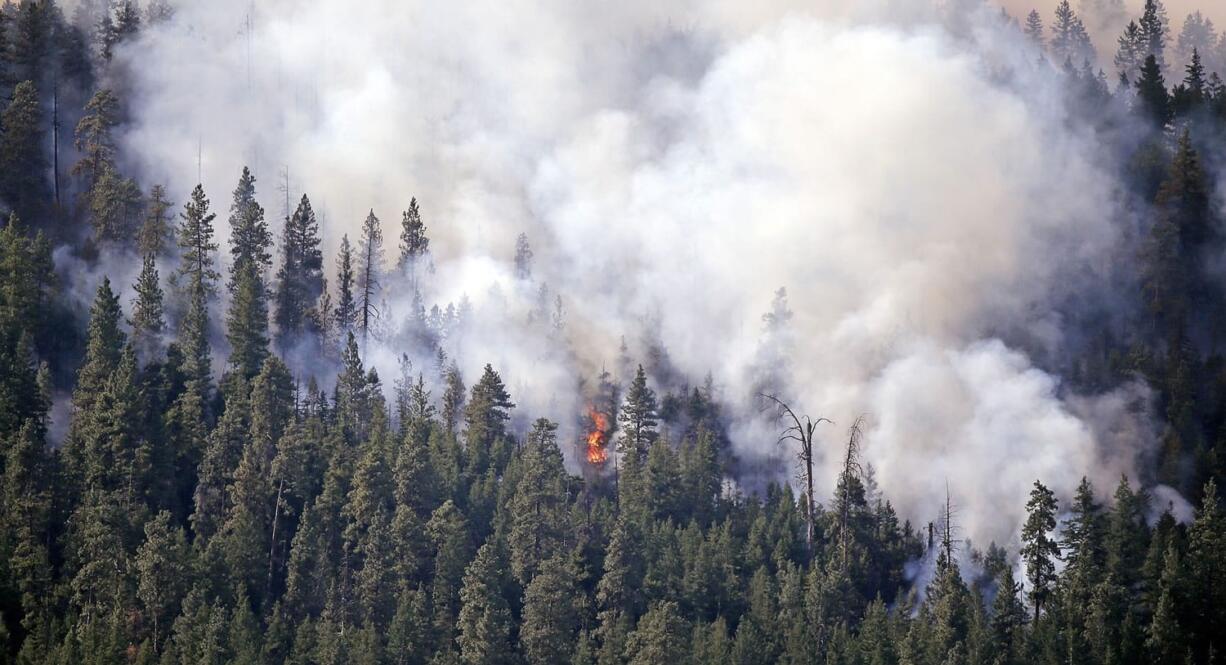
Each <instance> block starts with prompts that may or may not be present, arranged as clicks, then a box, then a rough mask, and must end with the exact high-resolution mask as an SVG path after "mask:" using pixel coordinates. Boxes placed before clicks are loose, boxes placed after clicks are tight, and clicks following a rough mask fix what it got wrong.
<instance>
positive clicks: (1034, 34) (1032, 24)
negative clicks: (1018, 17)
mask: <svg viewBox="0 0 1226 665" xmlns="http://www.w3.org/2000/svg"><path fill="white" fill-rule="evenodd" d="M1025 33H1026V36H1027V37H1029V38H1030V40H1031V41H1032V42H1034V43H1035V44H1036V45H1037V46H1039V48H1042V47H1043V41H1044V40H1043V18H1042V17H1041V16H1039V12H1038V11H1036V10H1034V9H1032V10H1030V14H1029V15H1027V16H1026V28H1025Z"/></svg>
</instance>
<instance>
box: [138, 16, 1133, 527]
mask: <svg viewBox="0 0 1226 665" xmlns="http://www.w3.org/2000/svg"><path fill="white" fill-rule="evenodd" d="M616 4H617V6H613V5H610V4H609V3H600V2H594V1H586V0H585V1H581V2H573V1H569V0H512V1H510V2H501V3H459V6H443V5H439V4H438V3H428V2H422V1H416V0H413V1H392V0H377V1H372V2H363V3H337V2H325V1H324V0H310V1H307V2H288V1H281V0H275V1H270V2H261V3H258V4H249V3H246V2H239V1H237V0H221V1H220V2H214V3H205V4H200V3H183V4H182V5H181V6H179V7H178V8H177V13H176V16H175V19H174V20H173V21H171V22H170V23H168V24H165V25H162V26H159V27H158V28H156V29H153V30H150V31H147V32H146V33H145V34H144V35H143V36H142V37H141V39H140V41H138V42H136V43H134V44H133V45H131V46H130V47H129V48H127V49H126V50H125V51H124V52H123V53H121V54H120V56H119V57H121V58H128V59H131V60H132V61H133V62H137V61H139V62H140V63H141V66H140V67H134V68H133V74H134V76H135V86H134V89H133V90H131V91H129V94H130V95H131V103H132V110H133V117H132V121H131V123H130V124H129V126H128V132H127V134H126V136H125V137H124V143H125V146H126V148H127V152H128V154H129V155H131V156H133V158H134V159H135V160H137V163H135V164H132V166H133V167H135V168H136V169H138V170H139V172H140V173H141V174H142V176H143V178H144V180H145V181H146V182H165V183H167V184H168V186H169V189H170V191H171V192H172V196H174V197H176V199H175V200H177V201H180V202H181V201H183V200H184V199H185V195H186V192H187V191H188V190H189V189H190V187H191V186H192V185H193V184H194V178H195V176H196V173H197V157H198V155H197V146H198V145H199V146H201V153H200V155H199V158H200V167H201V170H202V174H203V181H204V186H205V189H206V191H207V192H208V193H209V194H210V196H211V197H212V199H213V201H214V205H215V207H216V208H218V209H219V211H224V209H225V205H226V202H227V199H228V197H229V192H230V191H231V190H232V189H233V187H234V183H235V182H236V180H237V177H238V173H239V171H240V169H241V167H242V166H243V164H244V163H247V164H250V165H251V166H252V168H253V170H254V172H255V173H256V175H257V177H258V178H259V183H258V185H257V186H258V188H259V193H260V198H261V201H262V203H263V205H264V206H265V208H266V209H267V210H268V211H269V217H270V219H276V218H279V217H280V216H281V211H282V208H283V206H284V196H285V195H284V194H283V193H281V192H279V191H277V187H278V186H279V184H280V183H281V180H282V175H281V172H282V169H283V168H287V170H288V181H289V187H290V190H291V194H290V198H291V199H296V198H297V196H299V195H300V193H301V192H304V191H305V192H306V193H308V194H309V195H310V197H311V200H312V202H313V204H314V205H315V207H316V209H317V210H319V211H322V213H323V216H324V224H323V233H324V236H325V244H326V245H328V246H329V247H331V248H332V249H335V247H336V246H337V245H339V242H340V237H341V234H342V233H348V234H349V235H350V239H351V240H352V239H355V238H356V235H357V232H358V229H359V225H360V223H361V221H362V219H363V218H364V217H365V214H366V212H367V210H369V209H370V208H372V207H373V209H374V211H375V213H376V214H377V215H379V216H380V218H381V219H382V220H383V225H384V227H383V228H384V236H385V238H387V239H388V254H389V258H391V257H393V256H394V255H395V253H396V252H395V248H394V239H395V237H396V236H397V235H398V230H399V229H398V223H399V218H400V212H401V211H402V210H404V209H405V208H406V207H407V206H408V202H409V198H410V196H416V197H417V198H418V200H419V202H420V203H421V206H422V210H423V217H424V218H425V221H426V223H427V225H428V227H429V232H430V234H431V238H432V239H431V249H432V250H433V251H434V261H435V265H436V271H435V273H434V275H433V276H432V277H431V278H430V279H429V280H428V282H427V284H426V288H425V293H423V298H424V300H425V302H426V304H427V307H428V306H429V305H430V304H431V303H439V304H441V305H444V306H445V305H446V303H449V302H450V303H458V302H459V301H460V299H461V298H462V297H465V296H467V298H468V299H469V300H470V301H471V302H472V304H473V308H474V318H475V320H474V322H473V326H472V328H471V330H469V332H468V333H467V334H466V335H465V337H464V339H463V341H462V345H461V347H460V348H456V345H458V344H461V343H460V342H459V341H453V342H451V343H449V344H450V346H449V348H448V349H447V350H448V352H449V353H450V354H452V355H453V356H454V357H457V358H458V359H459V361H460V362H461V363H462V369H463V370H464V374H465V379H466V382H468V383H469V384H471V382H472V381H473V380H475V378H476V376H477V372H478V371H479V369H480V367H481V366H483V365H484V364H485V363H486V362H490V363H492V364H493V365H494V366H495V367H496V368H497V369H498V370H499V371H500V372H501V373H502V375H503V376H504V378H505V379H506V380H507V383H508V386H509V388H510V389H511V391H512V396H513V399H514V400H515V401H516V402H517V403H518V405H519V406H518V408H517V409H516V412H517V417H519V418H521V422H524V421H526V420H527V419H529V418H535V417H537V416H542V415H543V416H547V417H550V418H551V419H554V420H559V421H561V422H563V423H564V424H569V423H571V422H573V421H574V420H575V418H577V417H578V416H579V415H580V414H582V413H583V412H584V411H583V405H582V396H580V395H578V394H577V390H576V385H577V383H576V380H577V376H579V375H584V376H587V377H589V378H590V377H592V376H594V375H595V374H596V373H597V372H599V370H600V369H601V367H602V366H609V367H612V364H613V363H614V361H615V356H616V354H617V351H618V344H619V340H620V338H621V337H623V336H624V337H625V338H626V340H627V343H628V344H629V353H630V356H631V357H632V358H634V359H635V360H636V361H643V360H645V354H646V353H647V347H648V345H649V344H651V343H655V342H658V343H659V344H661V345H662V346H663V347H664V348H665V349H666V350H667V351H668V354H669V360H670V362H671V364H672V366H673V367H675V368H676V369H677V370H678V371H679V372H680V373H681V374H682V375H683V376H685V377H687V378H689V379H690V381H691V382H694V383H697V382H700V381H701V380H702V377H704V376H705V375H707V373H708V372H709V373H711V375H712V379H713V382H714V384H715V386H716V387H717V389H718V390H719V392H720V395H721V398H722V401H723V403H724V404H725V406H726V408H727V409H728V411H729V412H730V413H729V416H730V417H731V420H732V424H731V429H730V433H731V436H732V445H733V447H734V451H735V452H736V454H737V455H738V456H740V457H741V458H742V459H765V460H785V459H789V453H788V452H787V451H785V450H781V449H780V448H779V447H778V446H776V444H775V440H776V438H777V434H778V432H777V424H776V423H774V422H773V421H772V420H771V419H770V418H769V417H767V416H766V415H764V414H763V413H761V412H760V411H759V408H758V405H757V404H755V401H754V400H753V399H752V397H753V395H752V391H753V388H754V386H756V385H760V380H761V377H762V375H763V373H764V371H765V370H766V369H767V368H765V367H764V364H767V363H766V361H765V360H764V359H768V358H774V359H776V360H778V359H780V358H782V359H784V361H785V362H783V363H781V365H782V367H779V368H776V369H779V370H780V377H781V378H780V379H779V380H780V385H779V386H778V387H779V389H780V391H781V394H783V395H785V396H787V398H788V399H789V400H790V401H791V402H792V403H793V405H794V406H795V407H797V408H798V409H799V410H803V411H805V412H808V413H809V414H811V415H813V416H815V417H816V416H818V415H821V416H825V417H828V418H831V419H833V420H834V421H835V423H836V425H835V426H826V427H825V429H823V430H821V438H820V442H819V443H820V447H821V455H822V457H821V458H820V460H819V462H820V464H819V468H820V473H819V475H818V481H819V489H818V498H819V499H824V498H825V497H827V496H829V494H830V492H831V490H832V489H833V481H834V478H835V474H836V472H837V465H838V464H839V461H840V456H841V448H842V446H843V443H844V438H845V428H846V426H847V425H850V424H851V422H852V421H853V420H854V419H855V418H856V417H857V416H858V415H860V414H866V416H867V423H868V428H867V431H866V433H865V438H864V449H863V454H864V460H865V461H866V462H868V463H871V464H872V465H873V467H874V469H875V472H876V480H877V482H878V483H879V485H880V487H881V490H882V491H883V492H884V494H885V496H887V497H888V498H890V499H892V500H893V501H894V503H895V505H896V507H897V508H898V510H899V512H900V513H901V514H902V516H904V517H906V518H909V519H911V520H913V522H916V523H925V522H927V521H930V520H932V519H934V518H935V517H936V515H937V512H938V506H940V505H941V504H942V502H943V500H944V493H945V488H946V486H947V485H948V487H949V488H950V490H951V492H952V493H953V499H954V501H955V503H957V504H958V505H959V506H962V511H961V513H960V518H961V526H962V528H963V531H964V533H965V535H966V536H968V537H970V538H972V539H974V540H975V541H976V542H977V543H981V544H986V542H987V541H988V540H992V539H994V540H996V541H998V542H1002V543H1003V542H1011V541H1012V539H1013V538H1014V535H1015V531H1016V526H1017V525H1018V524H1019V523H1020V519H1021V512H1022V507H1023V505H1024V504H1025V500H1026V495H1027V493H1028V491H1029V488H1030V485H1031V483H1032V482H1033V481H1034V480H1035V479H1042V480H1043V482H1044V483H1046V484H1047V485H1048V486H1050V487H1052V488H1053V489H1054V490H1055V491H1056V492H1057V494H1058V495H1060V496H1062V497H1068V496H1070V495H1071V493H1072V491H1073V489H1074V488H1075V486H1076V484H1077V482H1078V481H1079V480H1080V478H1081V476H1082V475H1083V474H1088V475H1089V476H1090V477H1091V479H1092V480H1094V481H1095V482H1096V483H1097V484H1098V487H1099V490H1100V491H1101V492H1103V493H1104V494H1105V493H1106V492H1107V491H1109V489H1110V488H1111V487H1112V486H1113V485H1114V482H1115V481H1116V480H1118V478H1119V474H1120V473H1130V472H1131V471H1132V469H1133V464H1134V461H1135V460H1136V459H1137V456H1138V455H1143V454H1145V453H1146V451H1147V450H1148V448H1149V447H1150V445H1151V442H1152V439H1153V437H1152V433H1150V432H1149V430H1148V425H1147V424H1146V417H1145V412H1144V408H1145V403H1146V398H1147V397H1146V394H1145V391H1144V390H1143V389H1141V388H1139V387H1137V386H1123V387H1120V388H1119V389H1117V390H1115V391H1112V392H1110V393H1107V394H1105V395H1073V394H1070V393H1069V391H1068V390H1067V389H1066V388H1065V387H1064V385H1063V383H1062V381H1061V378H1060V377H1059V376H1057V375H1055V374H1053V373H1049V372H1047V371H1044V370H1043V369H1041V368H1040V363H1039V362H1038V361H1037V360H1036V358H1039V357H1042V358H1049V359H1050V358H1059V357H1061V356H1062V355H1064V354H1066V353H1069V352H1070V351H1069V348H1070V344H1071V341H1070V340H1069V339H1068V332H1067V331H1066V329H1065V326H1064V325H1063V318H1062V317H1063V312H1064V310H1063V309H1062V308H1063V307H1064V305H1065V304H1066V303H1068V302H1069V301H1070V299H1072V298H1073V296H1074V294H1076V293H1079V292H1084V291H1085V290H1087V289H1091V290H1097V291H1098V292H1100V293H1102V294H1105V295H1104V297H1109V298H1113V297H1120V296H1118V294H1119V293H1124V292H1126V290H1127V289H1126V288H1125V287H1126V286H1127V285H1126V284H1121V283H1120V279H1119V277H1118V276H1117V275H1116V273H1115V271H1114V269H1113V267H1112V266H1113V263H1114V262H1115V259H1116V258H1117V257H1118V256H1120V255H1121V252H1122V251H1125V248H1124V247H1123V243H1124V241H1123V240H1122V239H1121V234H1120V231H1119V226H1118V223H1117V222H1116V221H1113V220H1116V219H1119V218H1121V217H1122V215H1118V214H1116V213H1117V210H1116V208H1117V206H1116V204H1115V202H1114V200H1113V195H1112V194H1113V193H1112V187H1111V180H1110V177H1109V176H1108V175H1106V174H1105V173H1104V172H1103V171H1102V170H1101V169H1100V168H1099V166H1098V162H1097V159H1096V156H1095V147H1094V143H1093V141H1092V139H1091V137H1089V136H1083V135H1080V134H1079V133H1077V132H1076V131H1075V130H1071V129H1069V127H1070V124H1069V123H1067V122H1066V118H1067V114H1068V113H1069V108H1068V106H1067V104H1068V102H1066V100H1064V99H1063V97H1062V95H1061V93H1060V86H1059V84H1058V81H1056V80H1055V76H1054V74H1053V73H1052V72H1051V71H1050V70H1048V69H1046V68H1042V67H1038V66H1036V65H1035V64H1034V62H1035V60H1036V53H1035V52H1033V51H1031V50H1029V49H1030V47H1028V46H1027V45H1025V44H1024V43H1023V42H1022V40H1021V38H1020V37H1018V36H1016V35H1014V34H1013V33H1011V32H1009V31H1007V30H1004V29H1003V28H1001V27H1000V26H999V25H998V24H997V22H996V20H995V16H996V12H997V11H998V10H997V9H995V8H985V9H984V10H982V12H978V13H974V16H973V17H971V18H970V19H968V20H967V21H966V22H965V26H964V27H963V28H959V29H957V30H951V29H950V28H947V27H945V25H946V24H945V22H944V21H943V19H942V15H941V13H940V12H939V11H937V10H935V9H933V8H930V7H928V6H926V5H925V4H924V3H922V2H919V1H916V2H885V3H878V4H879V5H881V6H876V7H865V6H863V3H853V2H850V1H848V2H844V3H840V2H827V3H818V6H817V7H816V8H815V7H814V6H813V3H799V2H795V3H793V2H788V1H785V0H776V1H774V2H769V3H753V4H754V5H755V7H754V8H753V9H748V8H747V5H746V4H745V3H735V2H681V3H667V5H668V6H667V7H660V6H659V3H652V2H646V1H643V2H628V3H616ZM886 16H889V17H891V18H888V19H886V18H883V17H886ZM900 17H901V18H900ZM964 18H965V17H964ZM221 217H224V214H223V215H221V216H219V220H218V221H219V222H221V221H222V219H221ZM521 232H523V233H526V234H527V236H528V237H529V239H530V240H531V243H532V247H533V250H534V253H535V259H534V261H533V275H532V282H531V283H530V284H524V283H521V282H518V281H517V280H516V279H515V277H514V275H513V269H512V263H511V257H512V255H513V253H514V243H515V238H516V236H517V235H518V234H519V233H521ZM219 235H220V236H221V237H223V238H224V237H225V236H226V230H225V229H224V225H223V228H222V229H221V231H220V234H219ZM327 265H328V266H331V265H332V259H331V257H329V259H328V261H327ZM389 268H390V266H389ZM541 283H545V284H548V285H549V287H550V289H551V291H552V293H556V294H558V295H560V296H561V298H562V302H563V304H564V308H565V320H566V326H565V329H564V336H565V345H566V346H567V348H568V349H569V352H568V353H565V354H558V353H554V352H551V350H550V349H551V344H552V343H551V342H550V340H549V339H547V337H546V336H545V335H543V334H542V333H541V332H540V329H539V328H538V327H533V326H530V325H528V324H526V323H525V320H526V318H527V316H526V314H527V312H528V311H529V310H530V309H531V308H532V307H533V306H534V304H535V303H534V301H535V298H536V293H537V287H538V286H539V284H541ZM779 287H786V288H787V293H788V295H789V300H790V307H791V310H792V311H793V312H794V316H793V318H792V320H791V322H790V323H789V327H788V330H787V333H786V335H785V336H784V338H783V339H774V340H764V337H763V324H762V314H763V313H764V312H765V311H767V309H768V308H769V306H770V302H771V298H772V296H773V294H774V292H775V290H776V289H778V288H779ZM405 290H406V289H403V288H388V289H386V290H385V297H386V298H388V300H389V304H388V308H387V309H388V311H389V312H390V313H389V314H388V319H389V320H387V321H384V322H383V323H382V325H384V326H385V327H386V328H388V329H395V327H396V326H397V325H398V323H397V319H396V317H397V316H403V315H404V314H406V313H407V312H408V311H409V302H408V300H407V299H408V297H409V296H411V294H406V293H405ZM1124 302H1125V299H1123V298H1121V303H1124ZM768 347H772V348H768ZM457 351H458V353H457ZM401 353H410V354H412V353H413V350H412V349H406V348H402V347H399V346H397V345H396V344H392V343H386V344H375V345H374V346H373V347H372V348H371V349H370V350H369V352H368V360H369V361H371V362H374V363H375V364H376V365H377V366H378V367H379V370H380V375H381V376H383V377H384V381H385V383H388V384H390V382H391V381H390V379H391V377H393V376H395V374H396V364H395V362H396V358H397V357H398V356H399V355H400V354H401ZM425 362H426V359H424V358H418V359H417V366H419V367H420V366H421V365H422V364H424V363H425ZM778 466H779V468H780V469H781V470H782V471H781V473H780V475H779V478H781V479H782V478H787V477H790V476H791V468H790V467H788V466H787V465H786V464H782V465H778Z"/></svg>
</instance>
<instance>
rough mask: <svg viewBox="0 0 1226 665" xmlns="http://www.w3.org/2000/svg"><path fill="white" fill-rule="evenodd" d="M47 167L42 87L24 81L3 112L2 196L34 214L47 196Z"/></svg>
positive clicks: (27, 213)
mask: <svg viewBox="0 0 1226 665" xmlns="http://www.w3.org/2000/svg"><path fill="white" fill-rule="evenodd" d="M46 171H47V160H46V159H45V158H44V156H43V131H42V114H41V111H40V110H39V103H38V91H37V90H36V89H35V88H34V84H33V83H31V82H30V81H22V82H21V83H18V84H17V86H16V87H14V88H13V95H12V100H11V101H10V102H9V105H8V107H7V108H6V109H5V110H4V113H3V114H0V199H3V200H4V201H5V202H7V203H8V204H9V205H11V206H12V207H13V210H14V211H16V212H17V213H19V214H21V215H22V216H25V217H31V216H33V215H34V214H35V212H36V206H37V205H38V204H40V203H42V202H43V201H45V200H46V198H47V178H46Z"/></svg>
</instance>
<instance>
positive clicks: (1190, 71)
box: [1171, 49, 1209, 115]
mask: <svg viewBox="0 0 1226 665" xmlns="http://www.w3.org/2000/svg"><path fill="white" fill-rule="evenodd" d="M1184 71H1185V72H1186V74H1185V75H1184V77H1183V83H1182V84H1181V85H1179V86H1177V87H1176V88H1175V91H1174V94H1172V96H1171V107H1172V111H1173V113H1174V114H1175V115H1186V114H1188V113H1191V112H1193V111H1195V110H1196V109H1199V108H1200V107H1201V106H1203V105H1204V104H1205V101H1206V98H1207V95H1208V86H1209V82H1208V80H1207V79H1206V73H1205V65H1204V63H1202V62H1201V58H1200V52H1199V51H1197V50H1196V49H1193V50H1192V56H1191V59H1190V60H1189V61H1188V65H1187V67H1185V68H1184Z"/></svg>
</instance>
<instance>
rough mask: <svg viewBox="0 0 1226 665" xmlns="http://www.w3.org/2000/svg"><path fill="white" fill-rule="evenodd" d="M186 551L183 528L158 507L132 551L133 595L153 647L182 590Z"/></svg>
mask: <svg viewBox="0 0 1226 665" xmlns="http://www.w3.org/2000/svg"><path fill="white" fill-rule="evenodd" d="M189 565H190V559H189V551H188V547H187V541H186V540H185V539H184V537H183V531H182V530H181V529H179V528H177V527H174V526H172V525H171V523H170V513H168V512H165V511H162V512H160V513H158V514H157V515H155V516H154V517H153V519H151V520H149V522H147V523H146V524H145V541H144V542H143V543H142V544H141V546H140V549H138V550H137V552H136V571H137V579H138V582H137V591H136V595H137V597H138V598H139V599H140V602H141V604H142V605H143V606H144V610H145V616H146V617H148V619H149V622H150V624H151V625H150V630H151V631H152V634H151V637H152V640H153V648H154V650H155V651H156V650H157V649H159V648H160V646H161V644H162V642H163V640H164V638H165V637H166V633H167V632H168V630H169V628H170V626H171V622H172V621H173V619H174V617H175V616H176V615H177V614H178V608H179V603H180V601H181V599H182V597H183V594H184V593H185V592H186V590H185V589H184V584H185V583H186V581H187V575H188V572H189Z"/></svg>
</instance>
